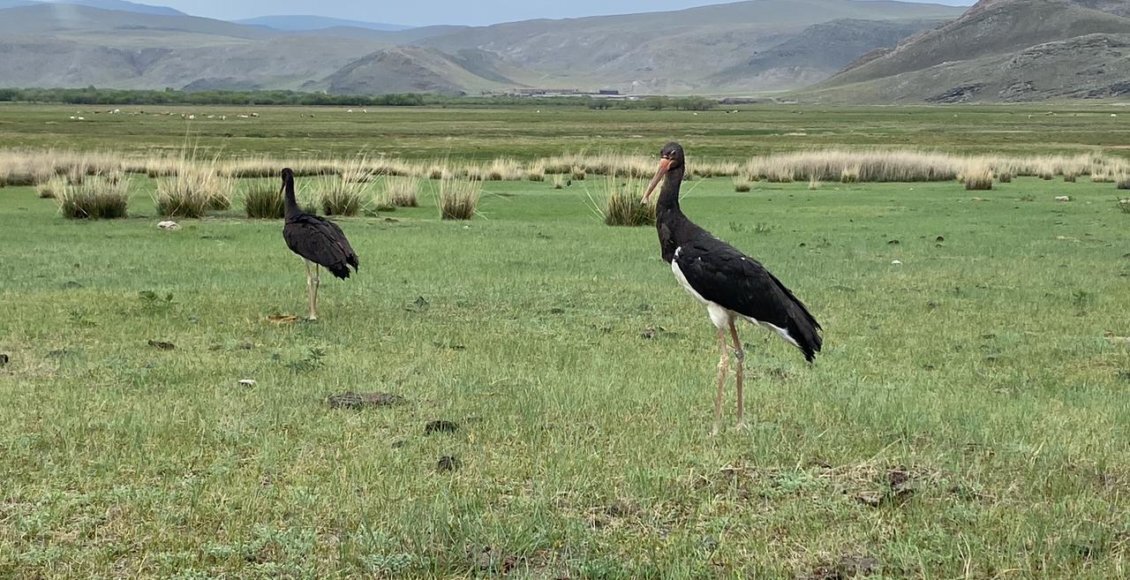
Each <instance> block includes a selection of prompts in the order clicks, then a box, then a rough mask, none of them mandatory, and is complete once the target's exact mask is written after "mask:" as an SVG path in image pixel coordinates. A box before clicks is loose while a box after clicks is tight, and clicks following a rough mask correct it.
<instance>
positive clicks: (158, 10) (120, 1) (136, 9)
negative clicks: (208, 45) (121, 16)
mask: <svg viewBox="0 0 1130 580" xmlns="http://www.w3.org/2000/svg"><path fill="white" fill-rule="evenodd" d="M38 4H62V5H73V6H86V7H88V8H99V9H102V10H118V11H121V12H133V13H136V14H159V15H164V16H187V15H186V14H185V13H184V12H181V11H180V10H177V9H175V8H169V7H168V6H152V5H149V4H139V3H137V2H127V1H126V0H51V1H43V2H39V1H36V0H0V10H3V9H5V8H17V7H20V6H35V5H38Z"/></svg>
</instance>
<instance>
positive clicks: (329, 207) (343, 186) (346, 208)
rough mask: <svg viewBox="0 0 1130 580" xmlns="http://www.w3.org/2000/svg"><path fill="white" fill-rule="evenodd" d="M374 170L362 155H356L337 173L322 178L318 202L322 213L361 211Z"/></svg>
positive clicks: (353, 213)
mask: <svg viewBox="0 0 1130 580" xmlns="http://www.w3.org/2000/svg"><path fill="white" fill-rule="evenodd" d="M373 173H374V170H373V168H372V167H370V166H369V164H368V162H367V160H366V159H365V158H364V157H356V158H354V159H352V160H350V161H348V162H346V163H345V164H343V165H342V167H341V168H340V169H339V170H338V172H337V175H333V176H330V177H328V178H326V179H324V180H323V182H322V184H321V185H322V187H323V188H324V189H323V190H322V194H321V196H320V197H319V204H320V205H321V207H322V213H324V214H325V215H336V216H355V215H357V214H359V213H361V207H362V206H363V205H364V203H365V200H366V198H367V197H369V195H368V189H369V183H370V182H371V181H372V180H373Z"/></svg>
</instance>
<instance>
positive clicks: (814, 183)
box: [808, 175, 820, 190]
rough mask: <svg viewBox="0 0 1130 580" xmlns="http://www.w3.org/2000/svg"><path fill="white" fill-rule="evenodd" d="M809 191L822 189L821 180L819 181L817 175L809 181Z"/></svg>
mask: <svg viewBox="0 0 1130 580" xmlns="http://www.w3.org/2000/svg"><path fill="white" fill-rule="evenodd" d="M808 189H809V190H817V189H820V180H819V179H817V177H816V176H815V175H813V176H812V177H811V178H810V179H809V180H808Z"/></svg>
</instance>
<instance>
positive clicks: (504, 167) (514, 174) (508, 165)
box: [486, 157, 524, 181]
mask: <svg viewBox="0 0 1130 580" xmlns="http://www.w3.org/2000/svg"><path fill="white" fill-rule="evenodd" d="M523 173H524V172H523V171H522V165H521V164H520V163H518V162H517V161H515V160H513V159H510V158H507V157H500V158H498V159H495V160H494V161H491V163H490V165H489V166H488V167H487V170H486V178H487V180H488V181H516V180H519V179H522V175H523Z"/></svg>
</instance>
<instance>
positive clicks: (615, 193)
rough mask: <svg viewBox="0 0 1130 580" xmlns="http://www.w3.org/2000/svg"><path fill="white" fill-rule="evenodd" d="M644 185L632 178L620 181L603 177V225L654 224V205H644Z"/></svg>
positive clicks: (631, 225) (614, 177)
mask: <svg viewBox="0 0 1130 580" xmlns="http://www.w3.org/2000/svg"><path fill="white" fill-rule="evenodd" d="M643 187H644V184H643V183H642V182H641V181H640V180H638V179H634V178H628V179H622V178H617V177H616V176H611V175H610V176H605V178H604V183H603V184H602V187H601V190H602V191H601V192H600V196H601V198H602V199H603V200H604V205H603V207H602V208H600V213H601V214H602V215H603V217H604V223H605V225H610V226H629V227H636V226H648V225H654V224H655V205H654V204H650V203H644V201H643V194H642V193H641V192H642V191H643Z"/></svg>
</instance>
